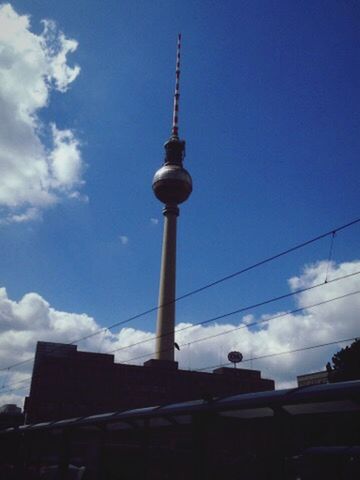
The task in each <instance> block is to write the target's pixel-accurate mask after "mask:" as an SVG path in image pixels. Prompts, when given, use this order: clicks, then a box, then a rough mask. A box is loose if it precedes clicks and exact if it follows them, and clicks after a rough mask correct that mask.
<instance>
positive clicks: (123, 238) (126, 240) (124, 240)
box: [119, 235, 129, 245]
mask: <svg viewBox="0 0 360 480" xmlns="http://www.w3.org/2000/svg"><path fill="white" fill-rule="evenodd" d="M119 239H120V242H121V243H122V245H127V244H128V243H129V237H127V236H126V235H120V236H119Z"/></svg>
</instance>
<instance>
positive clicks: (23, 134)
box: [0, 4, 83, 223]
mask: <svg viewBox="0 0 360 480" xmlns="http://www.w3.org/2000/svg"><path fill="white" fill-rule="evenodd" d="M43 23H44V29H43V32H42V33H41V34H39V35H37V34H35V33H32V32H31V29H30V21H29V17H28V16H26V15H19V14H17V13H16V12H15V10H14V9H13V7H12V6H11V5H10V4H3V5H0V24H1V29H0V123H1V129H0V209H1V210H0V213H1V216H2V223H8V222H12V221H13V222H25V221H29V220H34V219H38V218H40V216H41V215H40V212H41V210H43V209H44V208H47V207H49V206H50V205H53V204H55V203H57V202H59V201H60V200H61V199H62V198H64V197H65V196H68V197H70V196H71V194H73V193H74V192H76V191H77V188H78V187H79V186H80V185H81V184H82V181H81V173H82V170H83V166H82V159H81V153H80V148H79V140H78V139H77V138H76V136H75V134H74V132H72V131H71V130H69V129H64V130H62V129H60V128H58V127H57V126H56V125H55V123H53V124H51V125H46V124H45V123H42V122H41V121H40V119H39V116H38V114H39V112H40V111H41V109H43V108H45V107H46V106H47V105H48V103H49V97H50V93H51V91H52V90H58V91H60V92H66V90H67V89H68V88H69V85H70V84H71V83H72V82H73V81H74V80H75V79H76V77H77V76H78V74H79V72H80V68H79V67H78V66H74V67H70V66H69V65H68V64H67V56H68V54H69V53H71V52H74V51H75V50H76V48H77V42H76V41H75V40H71V39H67V38H66V37H65V36H64V35H63V34H62V33H61V32H59V31H58V30H57V29H56V26H55V23H54V22H51V21H44V22H43Z"/></svg>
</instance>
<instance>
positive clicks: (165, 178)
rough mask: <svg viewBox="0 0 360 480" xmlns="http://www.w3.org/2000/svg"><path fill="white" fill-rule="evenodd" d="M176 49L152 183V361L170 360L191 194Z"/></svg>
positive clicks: (172, 349)
mask: <svg viewBox="0 0 360 480" xmlns="http://www.w3.org/2000/svg"><path fill="white" fill-rule="evenodd" d="M180 47H181V34H179V36H178V42H177V52H176V73H175V76H176V80H175V93H174V109H173V121H172V129H171V136H170V138H169V140H168V141H167V142H166V143H165V145H164V148H165V161H164V164H163V166H162V167H161V168H160V169H159V170H158V171H157V172H156V173H155V175H154V178H153V183H152V188H153V191H154V193H155V195H156V197H157V198H158V199H159V200H160V201H161V202H162V203H164V205H165V206H164V208H163V214H164V233H163V245H162V258H161V271H160V288H159V304H158V307H159V308H158V316H157V324H156V359H157V360H165V361H174V341H175V336H174V329H175V291H176V223H177V217H178V215H179V207H178V205H179V204H180V203H182V202H184V201H185V200H187V199H188V198H189V196H190V194H191V192H192V180H191V176H190V174H189V173H188V172H187V170H185V168H184V167H183V161H184V157H185V141H184V140H180V139H179V99H180Z"/></svg>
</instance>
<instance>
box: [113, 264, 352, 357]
mask: <svg viewBox="0 0 360 480" xmlns="http://www.w3.org/2000/svg"><path fill="white" fill-rule="evenodd" d="M359 274H360V270H359V271H357V272H352V273H349V274H347V275H342V276H341V277H336V278H333V279H331V280H328V281H327V282H325V280H324V281H323V282H320V283H317V284H315V285H311V286H310V287H305V288H301V289H299V290H295V291H294V292H290V293H286V294H283V295H279V296H278V297H272V298H270V299H267V300H263V301H261V302H258V303H254V304H252V305H248V306H246V307H241V308H238V309H236V310H233V311H231V312H227V313H224V314H222V315H217V316H216V317H212V318H209V319H206V320H203V321H201V322H197V323H193V324H192V325H187V326H186V327H183V328H179V329H178V330H175V334H177V333H179V332H182V331H184V330H188V329H189V328H195V327H197V326H199V325H205V324H207V323H211V322H215V321H216V320H222V319H224V318H227V317H230V316H232V315H235V314H237V313H244V312H246V311H249V310H253V309H255V308H258V307H262V306H264V305H268V304H270V303H274V302H277V301H279V300H284V299H285V298H289V297H293V296H294V295H298V294H300V293H304V292H308V291H310V290H313V289H315V288H318V287H322V286H324V285H329V284H331V283H334V282H338V281H340V280H345V279H347V278H350V277H353V276H355V275H359ZM167 335H170V333H165V334H163V335H161V336H158V337H153V338H151V339H148V338H147V339H145V340H142V341H140V342H137V343H135V344H131V345H127V346H125V347H120V348H118V349H115V350H110V351H109V352H107V353H114V352H116V351H120V350H122V349H125V348H130V347H133V346H135V345H139V344H140V343H146V342H149V341H152V340H154V339H155V338H160V337H164V336H167ZM166 351H168V349H167V350H166ZM148 355H150V354H146V355H143V356H139V357H134V358H131V359H129V360H126V362H131V361H133V360H138V359H140V358H145V357H146V356H148Z"/></svg>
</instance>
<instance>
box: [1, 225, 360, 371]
mask: <svg viewBox="0 0 360 480" xmlns="http://www.w3.org/2000/svg"><path fill="white" fill-rule="evenodd" d="M359 222H360V218H357V219H355V220H353V221H351V222H348V223H346V224H343V225H341V226H339V227H337V228H334V229H332V230H329V231H327V232H325V233H322V234H320V235H317V236H316V237H313V238H311V239H309V240H306V241H304V242H302V243H299V244H297V245H294V246H293V247H290V248H288V249H286V250H283V251H282V252H279V253H277V254H275V255H272V256H270V257H267V258H265V259H263V260H261V261H259V262H256V263H254V264H252V265H250V266H248V267H245V268H242V269H240V270H238V271H236V272H233V273H231V274H229V275H226V276H224V277H221V278H220V279H218V280H215V281H213V282H210V283H208V284H205V285H204V286H202V287H199V288H197V289H194V290H191V291H190V292H187V293H185V294H183V295H181V296H179V297H176V298H175V299H174V300H173V301H172V302H167V303H166V304H162V305H158V306H156V307H152V308H150V309H148V310H145V311H143V312H141V313H138V314H136V315H133V316H131V317H129V318H127V319H125V320H121V321H118V322H115V323H113V324H111V325H109V326H106V327H102V328H100V329H98V330H96V331H95V332H92V333H90V334H88V335H84V336H83V337H80V338H77V339H74V340H73V341H71V342H69V344H70V345H73V344H75V343H80V342H82V341H84V340H87V339H89V338H92V337H94V336H96V335H99V334H100V333H102V332H105V331H106V330H112V329H113V328H116V327H118V326H121V325H124V324H126V323H129V322H131V321H134V320H137V319H139V318H141V317H143V316H145V315H148V314H150V313H153V312H155V311H157V310H158V309H159V308H163V307H164V306H166V305H169V304H172V303H175V302H178V301H180V300H183V299H185V298H188V297H190V296H192V295H195V294H197V293H200V292H202V291H204V290H207V289H209V288H212V287H214V286H216V285H219V284H221V283H223V282H225V281H228V280H230V279H232V278H235V277H237V276H239V275H241V274H244V273H246V272H249V271H251V270H253V269H255V268H258V267H260V266H262V265H265V264H267V263H269V262H271V261H274V260H276V259H278V258H280V257H283V256H285V255H287V254H289V253H292V252H294V251H296V250H299V249H301V248H304V247H306V246H308V245H310V244H312V243H315V242H317V241H319V240H321V239H323V238H326V237H327V236H329V235H332V236H333V238H334V236H335V234H336V233H338V232H340V231H342V230H345V229H346V228H349V227H351V226H353V225H355V224H357V223H359ZM331 248H332V247H331ZM325 280H326V283H329V281H328V280H327V278H326V279H325ZM283 298H286V296H284V297H283ZM235 313H239V312H235ZM216 319H217V318H216ZM216 319H214V320H209V321H215V320H216ZM55 350H56V347H54V351H55ZM34 359H35V356H32V357H31V358H28V359H25V360H21V361H19V362H15V363H13V364H11V365H7V366H5V367H2V368H0V371H4V370H10V369H12V368H15V367H19V366H21V365H24V364H26V363H29V362H32V361H34Z"/></svg>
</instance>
